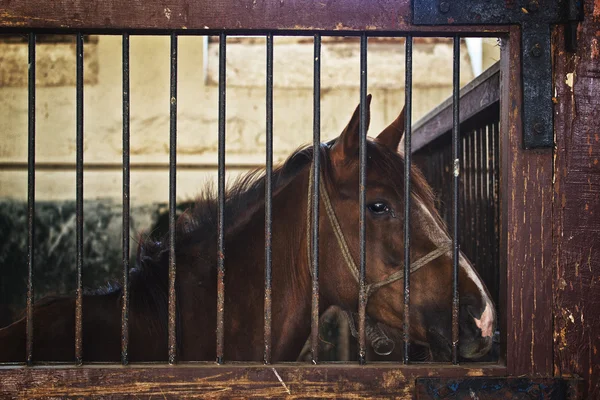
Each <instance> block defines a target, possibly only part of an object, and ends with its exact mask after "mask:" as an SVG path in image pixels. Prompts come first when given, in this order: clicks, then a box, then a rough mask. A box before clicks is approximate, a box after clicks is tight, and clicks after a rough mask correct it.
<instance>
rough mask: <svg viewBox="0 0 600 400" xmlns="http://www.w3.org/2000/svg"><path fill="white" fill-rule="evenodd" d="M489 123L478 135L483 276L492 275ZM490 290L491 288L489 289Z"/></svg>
mask: <svg viewBox="0 0 600 400" xmlns="http://www.w3.org/2000/svg"><path fill="white" fill-rule="evenodd" d="M488 128H489V125H486V126H484V127H482V128H481V136H480V137H479V154H480V156H479V160H480V161H479V178H480V182H481V184H480V189H479V204H480V206H479V226H480V230H479V235H480V238H481V242H482V244H481V261H480V266H481V271H485V275H486V276H485V277H484V280H485V278H486V277H488V278H489V277H493V275H494V272H493V270H492V269H491V266H492V263H491V262H490V259H489V254H490V248H491V247H492V242H491V240H490V235H489V231H488V229H487V227H488V225H487V224H488V218H487V208H488V204H489V203H488V201H487V200H488V199H489V197H488V191H487V173H488V171H487V162H488V161H487V137H488V134H489V130H488ZM490 283H494V284H495V282H494V280H493V279H492V280H489V279H488V280H487V282H486V284H487V285H488V288H493V287H494V286H493V285H492V286H491V287H490ZM490 292H491V290H490ZM492 297H493V296H492Z"/></svg>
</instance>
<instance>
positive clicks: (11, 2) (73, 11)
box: [0, 0, 506, 32]
mask: <svg viewBox="0 0 600 400" xmlns="http://www.w3.org/2000/svg"><path fill="white" fill-rule="evenodd" d="M411 10H412V9H411V0H377V1H360V0H346V1H327V2H325V1H323V2H316V1H315V2H312V1H284V0H280V1H269V0H259V1H257V0H242V1H237V0H227V1H212V0H197V1H191V0H183V1H181V0H144V1H140V0H136V1H130V0H118V1H115V0H113V1H111V0H96V1H80V0H54V1H46V2H40V1H39V0H1V1H0V27H11V28H23V27H34V28H70V29H105V30H106V29H190V30H191V29H194V30H196V29H200V30H204V31H208V30H210V29H213V30H219V29H237V30H247V29H283V30H290V29H291V30H304V29H325V30H332V31H334V30H336V31H339V30H406V29H408V28H411V29H413V30H414V29H418V30H428V29H429V30H431V28H423V27H419V28H415V27H411V26H410V21H412V12H411ZM456 30H460V31H464V32H469V31H471V32H472V31H477V30H481V28H474V27H462V28H461V27H455V26H449V27H435V31H438V32H442V31H456ZM485 31H486V32H495V31H506V27H500V26H498V27H492V28H488V29H485Z"/></svg>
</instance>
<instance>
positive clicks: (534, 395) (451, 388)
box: [415, 378, 583, 400]
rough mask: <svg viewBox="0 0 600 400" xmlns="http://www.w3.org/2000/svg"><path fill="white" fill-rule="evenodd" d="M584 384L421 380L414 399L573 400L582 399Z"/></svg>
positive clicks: (555, 381)
mask: <svg viewBox="0 0 600 400" xmlns="http://www.w3.org/2000/svg"><path fill="white" fill-rule="evenodd" d="M581 383H582V381H581V380H577V379H571V380H567V379H564V380H563V379H533V380H532V379H529V378H467V379H444V378H420V379H417V382H416V385H415V386H416V387H415V397H416V399H417V400H425V399H432V400H433V399H435V400H438V399H440V400H441V399H453V400H462V399H465V400H467V399H468V400H471V399H478V400H487V399H489V400H496V399H556V400H574V399H582V398H583V397H581V388H580V387H581V386H582V385H581Z"/></svg>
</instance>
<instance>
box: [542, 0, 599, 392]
mask: <svg viewBox="0 0 600 400" xmlns="http://www.w3.org/2000/svg"><path fill="white" fill-rule="evenodd" d="M563 38H564V35H563V30H562V29H558V30H557V31H556V32H555V36H554V40H553V43H554V71H555V74H554V78H555V85H556V107H555V117H554V118H555V124H556V151H555V161H554V182H555V183H554V202H553V203H554V204H553V220H554V229H553V233H552V234H553V235H554V256H553V262H554V287H553V292H554V373H555V374H556V375H569V374H577V375H580V376H582V377H583V378H584V379H585V381H586V386H587V388H586V389H587V391H588V392H587V397H586V398H589V399H597V398H600V354H599V353H598V351H599V350H600V349H599V347H600V312H599V310H600V1H599V0H586V1H585V21H584V22H583V23H582V24H581V26H580V28H579V34H578V47H577V53H576V54H570V53H568V52H566V51H565V47H564V39H563Z"/></svg>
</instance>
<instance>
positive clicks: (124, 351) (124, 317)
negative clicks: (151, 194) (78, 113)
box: [121, 33, 130, 365]
mask: <svg viewBox="0 0 600 400" xmlns="http://www.w3.org/2000/svg"><path fill="white" fill-rule="evenodd" d="M121 46H122V50H123V60H122V61H123V65H122V66H123V232H122V235H123V288H122V295H123V300H122V309H121V363H122V364H123V365H127V364H128V363H129V210H130V207H129V194H130V191H129V182H130V173H129V132H130V129H129V34H128V33H124V34H123V37H122V44H121Z"/></svg>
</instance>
